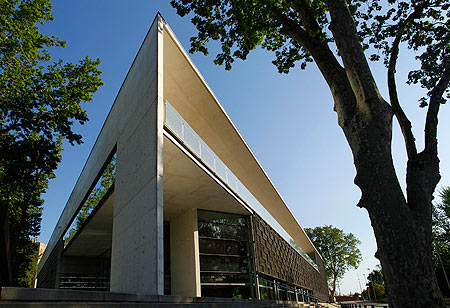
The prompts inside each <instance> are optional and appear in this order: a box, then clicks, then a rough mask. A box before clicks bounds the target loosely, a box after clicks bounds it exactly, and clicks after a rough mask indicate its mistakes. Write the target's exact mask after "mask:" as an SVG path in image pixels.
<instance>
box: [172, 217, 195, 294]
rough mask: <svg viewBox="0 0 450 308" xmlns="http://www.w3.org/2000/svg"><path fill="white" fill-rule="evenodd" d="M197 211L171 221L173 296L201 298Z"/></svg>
mask: <svg viewBox="0 0 450 308" xmlns="http://www.w3.org/2000/svg"><path fill="white" fill-rule="evenodd" d="M198 242H199V241H198V223H197V209H190V210H187V211H186V212H184V213H182V214H181V215H179V216H177V217H175V218H174V219H172V220H171V221H170V259H171V260H170V266H171V268H170V271H171V276H172V277H171V290H172V295H182V296H192V297H200V296H201V286H200V255H199V243H198Z"/></svg>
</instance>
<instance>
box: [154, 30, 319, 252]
mask: <svg viewBox="0 0 450 308" xmlns="http://www.w3.org/2000/svg"><path fill="white" fill-rule="evenodd" d="M163 29H164V30H163V32H164V36H163V37H164V39H163V42H164V44H163V59H164V60H163V61H164V66H163V72H164V74H163V76H164V77H163V80H164V99H165V100H167V101H169V102H170V104H171V105H172V106H173V107H174V108H175V109H176V110H177V111H178V112H179V113H180V115H181V116H182V117H183V118H184V119H185V120H186V121H187V122H188V123H189V125H190V126H191V127H192V128H193V129H194V130H195V131H196V132H197V134H198V135H199V136H200V137H201V138H202V140H203V141H205V142H206V143H207V144H208V145H209V147H210V148H211V149H212V150H213V151H214V152H215V153H216V154H217V155H218V156H219V157H220V159H221V160H222V161H223V162H224V163H225V164H226V165H227V166H228V168H229V169H230V170H231V171H232V172H233V173H234V174H235V175H236V176H237V177H238V178H239V180H240V181H241V182H242V183H243V184H244V185H245V186H246V187H247V189H248V190H249V191H250V192H251V193H252V194H253V196H254V197H255V198H256V199H257V200H258V201H259V202H260V203H261V204H262V205H263V206H264V207H265V208H266V209H267V211H268V212H269V213H270V214H271V215H272V216H273V217H274V218H275V219H276V220H277V222H278V223H279V224H280V225H281V226H282V227H283V228H284V229H285V230H286V231H287V232H288V233H289V235H290V236H291V237H292V238H293V239H294V240H295V241H296V242H297V243H298V244H299V245H300V246H301V248H302V249H303V250H304V251H305V252H306V253H308V254H310V253H313V252H317V250H316V249H315V247H314V245H313V244H312V243H311V241H310V239H309V238H308V236H307V235H306V234H305V232H304V231H303V229H302V228H301V226H300V225H299V223H298V222H297V220H296V219H295V217H294V215H293V214H292V212H291V211H290V210H289V208H288V207H287V205H286V203H285V202H284V201H283V198H282V197H281V196H280V194H279V193H278V191H277V189H276V188H275V186H274V185H273V183H272V182H271V180H270V179H269V177H268V175H267V174H266V172H265V171H264V169H263V168H262V166H261V164H260V163H259V162H258V160H257V159H256V157H255V155H254V154H253V153H252V151H251V150H250V148H249V146H248V145H247V143H246V142H245V140H244V139H243V138H242V136H241V134H240V133H239V131H238V130H237V128H236V126H235V125H234V124H233V122H232V121H231V119H230V117H229V116H228V115H227V113H226V112H225V110H224V108H223V107H222V106H221V105H220V103H219V101H218V100H217V98H216V97H215V95H214V93H213V92H212V90H211V89H210V88H209V86H208V84H207V83H206V81H205V80H204V79H203V77H202V76H201V74H200V73H199V71H198V70H197V68H196V67H195V65H194V64H193V62H192V61H191V59H190V58H189V57H188V55H187V53H186V51H185V50H184V48H183V47H182V46H181V44H180V42H179V41H178V40H177V38H176V37H175V35H174V34H173V32H172V30H171V29H170V27H169V26H168V25H167V24H164V28H163ZM318 255H320V254H318Z"/></svg>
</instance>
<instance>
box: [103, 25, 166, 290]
mask: <svg viewBox="0 0 450 308" xmlns="http://www.w3.org/2000/svg"><path fill="white" fill-rule="evenodd" d="M162 90H163V89H162V24H161V21H160V22H159V23H158V22H155V23H154V24H153V26H152V28H151V29H150V31H149V33H148V35H147V37H146V39H145V41H144V43H143V45H142V46H141V50H140V51H139V54H138V56H137V57H136V59H135V62H134V64H133V67H132V69H131V72H130V74H129V75H128V77H127V80H126V82H125V84H124V85H123V87H122V90H121V94H122V95H121V94H119V98H120V103H121V104H122V106H123V108H128V107H132V108H133V109H134V110H133V112H132V114H131V116H130V117H128V119H127V120H126V122H124V130H123V132H122V133H121V134H120V135H119V138H118V141H117V167H116V168H117V173H116V184H115V202H114V222H113V235H112V251H111V282H110V283H111V288H110V289H111V291H112V292H139V293H146V294H159V295H162V294H164V267H163V262H164V249H163V246H164V245H163V244H164V242H163V195H162V194H163V189H162V185H163V181H162V174H163V173H162V172H163V170H162V169H163V161H162V158H163V157H162V153H163V149H162V146H163V144H162V143H163V135H162V132H163V107H164V105H163V98H162ZM119 98H118V99H119Z"/></svg>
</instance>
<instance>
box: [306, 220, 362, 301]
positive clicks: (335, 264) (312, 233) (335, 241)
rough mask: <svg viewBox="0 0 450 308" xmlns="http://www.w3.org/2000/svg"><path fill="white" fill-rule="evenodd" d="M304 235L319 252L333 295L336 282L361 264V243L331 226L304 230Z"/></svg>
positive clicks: (350, 234) (352, 236) (349, 234)
mask: <svg viewBox="0 0 450 308" xmlns="http://www.w3.org/2000/svg"><path fill="white" fill-rule="evenodd" d="M305 232H306V234H308V236H309V238H310V239H311V241H312V242H313V244H314V246H316V248H317V250H319V252H320V254H321V256H322V258H323V262H324V266H325V272H326V275H327V280H328V283H329V284H330V285H331V293H332V295H334V292H335V290H336V282H337V281H338V280H339V279H341V278H342V277H343V276H344V274H345V273H346V272H347V271H348V270H349V269H351V268H357V267H358V265H359V263H360V262H361V251H360V250H359V248H358V245H360V244H361V242H360V241H359V240H358V239H357V238H356V237H355V236H354V235H353V234H352V233H348V234H346V233H344V231H342V230H341V229H338V228H335V227H333V226H323V227H315V228H312V229H311V228H306V229H305Z"/></svg>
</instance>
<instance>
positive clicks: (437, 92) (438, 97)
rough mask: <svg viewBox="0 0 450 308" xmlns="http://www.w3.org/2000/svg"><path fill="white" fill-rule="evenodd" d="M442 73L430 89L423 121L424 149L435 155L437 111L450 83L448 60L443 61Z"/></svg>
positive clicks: (449, 62) (449, 61) (449, 64)
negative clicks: (428, 101) (425, 115)
mask: <svg viewBox="0 0 450 308" xmlns="http://www.w3.org/2000/svg"><path fill="white" fill-rule="evenodd" d="M443 65H444V73H443V74H442V77H441V79H439V81H438V83H437V84H436V86H435V87H434V89H433V90H432V91H431V97H430V104H429V106H428V111H427V119H426V122H425V149H424V151H430V152H431V153H433V154H435V155H437V125H438V113H439V107H440V105H441V101H442V96H443V95H444V92H445V90H446V89H447V88H448V86H449V84H450V60H447V61H446V62H444V63H443Z"/></svg>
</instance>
